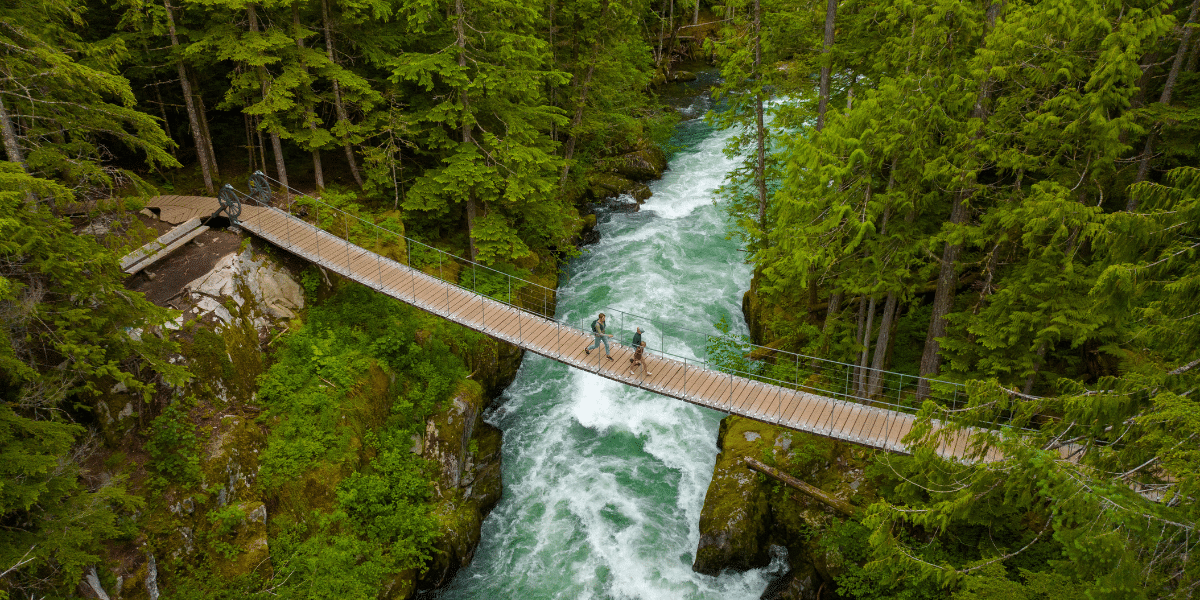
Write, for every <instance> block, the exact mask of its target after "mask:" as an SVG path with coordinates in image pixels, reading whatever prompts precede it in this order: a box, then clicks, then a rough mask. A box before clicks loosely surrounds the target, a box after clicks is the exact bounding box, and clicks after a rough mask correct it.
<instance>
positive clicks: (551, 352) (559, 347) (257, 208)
mask: <svg viewBox="0 0 1200 600" xmlns="http://www.w3.org/2000/svg"><path fill="white" fill-rule="evenodd" d="M250 187H251V194H250V195H245V194H241V193H239V192H237V191H236V190H234V189H233V188H232V187H231V186H229V185H226V186H225V187H224V188H223V189H222V191H221V194H220V197H219V198H209V197H201V196H157V197H154V198H151V199H150V200H149V202H148V203H147V207H148V208H150V209H152V210H154V211H156V212H158V213H159V217H160V218H161V219H162V220H164V221H166V222H168V223H172V224H184V226H185V227H186V226H191V227H199V223H200V222H201V221H203V220H208V218H209V217H211V216H215V215H216V214H217V213H218V212H224V213H225V217H226V218H228V219H229V220H230V221H231V223H232V224H233V225H235V226H237V227H240V228H241V229H243V230H244V231H246V232H248V233H250V234H253V235H255V236H257V237H259V238H261V239H263V240H265V241H267V242H270V243H271V244H274V245H275V246H278V247H279V248H282V249H284V250H286V251H288V252H291V253H293V254H295V255H296V256H299V257H302V258H304V259H305V260H308V261H311V262H312V263H314V264H317V265H320V266H322V267H324V268H325V269H328V270H330V271H333V272H335V273H338V274H340V275H342V276H344V277H347V278H349V279H353V280H354V281H357V282H359V283H361V284H363V285H365V286H367V287H370V288H372V289H374V290H376V291H378V292H380V293H383V294H387V295H389V296H391V297H393V298H396V299H398V300H400V301H402V302H405V303H407V304H411V305H413V306H415V307H417V308H420V309H421V310H424V311H427V312H430V313H433V314H435V315H438V316H441V317H443V318H445V319H448V320H450V321H454V322H455V323H459V324H461V325H463V326H466V327H469V328H471V329H474V330H476V331H480V332H483V333H485V334H487V335H489V336H491V337H494V338H496V339H499V340H503V341H505V342H508V343H510V344H514V345H516V346H518V347H520V348H522V349H524V350H528V351H530V352H533V353H535V354H540V355H542V356H545V357H547V358H550V359H553V360H556V361H559V362H562V363H566V364H568V365H571V366H572V367H575V368H578V369H582V370H585V371H588V372H591V373H594V374H596V375H599V376H601V377H607V378H609V379H612V380H615V381H619V382H621V383H623V384H625V385H630V386H634V387H639V388H642V389H645V390H649V391H651V392H654V393H657V394H661V395H663V396H669V397H671V398H676V399H679V400H683V401H685V402H690V403H692V404H696V405H699V406H704V407H706V408H711V409H714V410H718V411H722V412H725V413H729V414H736V415H740V416H743V417H748V418H751V419H755V420H758V421H762V422H765V423H770V424H773V425H779V426H782V427H786V428H789V429H794V430H796V431H802V432H806V433H811V434H815V435H820V436H824V437H829V438H834V439H838V440H842V441H846V442H850V443H854V444H859V445H862V446H866V447H870V448H878V449H882V450H887V451H890V452H897V453H908V449H907V448H906V447H905V445H904V443H903V442H902V440H903V438H904V437H905V436H906V435H907V434H908V433H909V432H910V431H911V430H912V428H913V426H914V424H915V420H916V419H915V417H914V413H915V408H913V407H914V406H915V405H916V398H915V396H916V389H917V382H918V379H917V378H916V377H913V376H908V375H899V374H895V373H888V372H882V371H875V370H872V369H869V368H861V367H857V366H855V365H846V364H844V363H835V362H832V361H823V360H821V359H816V358H812V357H803V356H798V355H791V354H786V353H777V354H776V356H775V358H774V360H775V362H779V361H780V360H784V361H786V362H787V364H789V365H790V364H791V362H793V360H794V362H795V377H794V378H792V380H791V381H784V380H780V379H772V378H771V377H766V376H764V375H763V374H762V373H761V372H760V373H744V375H746V376H743V374H735V373H731V372H727V371H728V369H724V370H720V369H717V368H714V367H713V365H711V364H710V363H709V361H707V360H698V359H695V358H689V357H687V356H680V355H675V354H672V353H671V352H668V349H667V347H666V344H665V342H664V343H663V344H662V347H658V348H654V347H652V341H651V343H648V346H649V347H648V348H647V351H646V363H647V369H646V370H647V371H649V373H642V372H638V373H634V374H631V373H630V372H629V357H630V356H632V354H633V349H632V348H629V347H627V346H624V345H621V344H614V347H613V353H612V357H613V360H611V361H610V360H606V359H605V356H604V353H603V352H599V351H595V352H592V353H591V354H590V355H588V354H586V353H585V352H584V349H585V348H586V347H587V346H588V345H590V344H591V342H592V340H593V337H592V335H591V334H590V333H589V332H588V331H587V330H586V329H585V328H586V326H587V325H586V324H585V323H579V324H569V323H564V322H561V321H559V320H556V319H555V318H554V312H553V311H554V306H555V299H556V295H555V294H556V292H555V291H554V290H553V289H550V288H545V287H542V286H539V285H537V284H533V283H531V282H527V281H524V280H520V279H517V278H515V277H511V276H509V275H506V274H503V273H498V272H496V271H492V270H490V269H488V268H487V267H484V266H483V265H478V264H475V263H472V262H471V261H468V260H465V259H463V258H460V257H457V256H453V255H450V254H447V253H445V252H442V251H440V250H437V249H435V248H431V247H429V246H426V245H424V244H421V243H420V242H417V241H415V240H411V239H409V238H405V237H404V236H402V235H400V234H399V233H396V232H393V231H391V230H389V229H387V228H386V223H384V224H383V225H384V226H380V224H377V223H374V222H369V221H366V220H363V219H361V218H358V217H357V216H354V215H351V214H348V213H346V212H345V211H343V210H341V209H338V208H336V207H332V206H329V205H327V204H325V203H323V202H321V201H320V200H318V199H315V198H311V197H308V196H294V197H289V198H288V199H285V200H282V201H281V200H280V199H277V198H274V197H273V195H272V193H271V190H270V187H269V182H268V180H267V178H266V177H265V176H263V175H262V174H261V173H256V174H255V175H254V176H253V177H252V179H251V186H250ZM273 204H274V205H273ZM184 236H186V232H183V233H177V234H176V235H175V238H176V239H182V237H184ZM164 237H166V236H164ZM350 240H355V241H358V242H360V243H363V244H366V245H371V247H373V248H376V249H379V250H381V251H383V252H384V254H389V255H392V256H400V257H401V258H400V259H399V260H397V259H394V258H389V257H388V256H384V255H383V254H378V253H376V252H372V251H370V250H368V249H366V248H364V247H363V246H360V245H358V244H355V243H353V242H351V241H350ZM401 248H402V249H403V250H401ZM134 254H137V253H134ZM134 254H131V255H130V256H131V257H133V256H134ZM485 284H486V285H485ZM477 290H478V291H477ZM479 292H485V293H479ZM611 316H617V317H618V318H617V319H614V320H619V317H620V316H619V315H611ZM611 324H614V323H613V321H610V325H611ZM648 339H652V338H650V336H648ZM660 339H661V338H660ZM763 350H765V351H766V352H768V353H774V352H775V351H772V350H770V349H762V348H761V347H758V349H757V350H756V351H758V352H760V353H761V351H763ZM651 373H652V374H651ZM775 373H778V369H777V370H776V371H775ZM934 387H935V390H941V393H942V394H943V399H944V398H945V394H947V393H949V394H953V395H954V396H955V397H957V398H958V399H959V401H960V402H961V401H963V400H965V394H963V393H962V391H961V386H958V385H957V384H944V383H941V382H935V384H934ZM947 390H949V391H947ZM936 393H938V392H936V391H935V394H936ZM905 404H907V405H908V406H905ZM969 437H970V436H969V435H968V434H967V433H965V432H960V433H959V434H957V435H955V436H954V437H952V438H950V439H947V440H945V441H944V442H943V443H942V444H941V446H940V447H939V449H938V452H939V454H941V455H942V456H944V457H947V458H951V457H962V456H965V455H966V454H967V453H968V445H969V440H968V438H969ZM993 452H994V451H993ZM988 458H989V459H991V458H998V456H991V455H989V457H988Z"/></svg>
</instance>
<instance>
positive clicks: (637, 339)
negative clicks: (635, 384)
mask: <svg viewBox="0 0 1200 600" xmlns="http://www.w3.org/2000/svg"><path fill="white" fill-rule="evenodd" d="M631 345H632V346H633V357H632V358H630V359H629V372H630V373H633V372H634V371H636V370H637V369H638V367H641V369H642V373H644V374H646V375H653V374H654V373H651V372H650V371H647V370H646V363H645V362H643V358H642V351H644V350H645V349H646V342H643V341H642V328H641V327H638V328H637V333H635V334H633V341H632V342H631Z"/></svg>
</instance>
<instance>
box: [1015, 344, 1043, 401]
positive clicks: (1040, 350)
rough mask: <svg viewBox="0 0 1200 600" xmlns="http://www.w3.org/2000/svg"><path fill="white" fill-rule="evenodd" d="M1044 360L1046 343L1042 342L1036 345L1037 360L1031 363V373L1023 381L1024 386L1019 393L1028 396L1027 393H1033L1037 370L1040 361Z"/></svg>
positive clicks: (1039, 366)
mask: <svg viewBox="0 0 1200 600" xmlns="http://www.w3.org/2000/svg"><path fill="white" fill-rule="evenodd" d="M1045 358H1046V341H1045V340H1042V343H1040V344H1038V349H1037V358H1036V359H1035V360H1034V361H1033V372H1032V373H1030V374H1029V377H1028V378H1027V379H1025V386H1024V387H1023V388H1022V390H1021V393H1023V394H1025V395H1027V396H1028V395H1029V393H1030V392H1032V391H1033V384H1034V383H1035V382H1036V381H1037V374H1038V370H1039V369H1041V367H1042V361H1043V360H1045Z"/></svg>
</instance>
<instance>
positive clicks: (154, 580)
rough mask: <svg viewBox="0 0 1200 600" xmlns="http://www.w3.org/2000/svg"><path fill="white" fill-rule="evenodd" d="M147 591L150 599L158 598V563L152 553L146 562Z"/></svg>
mask: <svg viewBox="0 0 1200 600" xmlns="http://www.w3.org/2000/svg"><path fill="white" fill-rule="evenodd" d="M146 593H147V594H148V595H149V596H150V600H158V563H156V562H155V561H154V555H153V554H151V555H150V558H149V559H147V564H146Z"/></svg>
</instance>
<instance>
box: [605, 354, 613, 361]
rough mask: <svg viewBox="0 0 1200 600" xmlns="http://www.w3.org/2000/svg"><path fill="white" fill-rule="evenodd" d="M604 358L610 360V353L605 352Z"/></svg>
mask: <svg viewBox="0 0 1200 600" xmlns="http://www.w3.org/2000/svg"><path fill="white" fill-rule="evenodd" d="M604 358H607V359H608V360H612V355H609V354H605V355H604Z"/></svg>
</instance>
